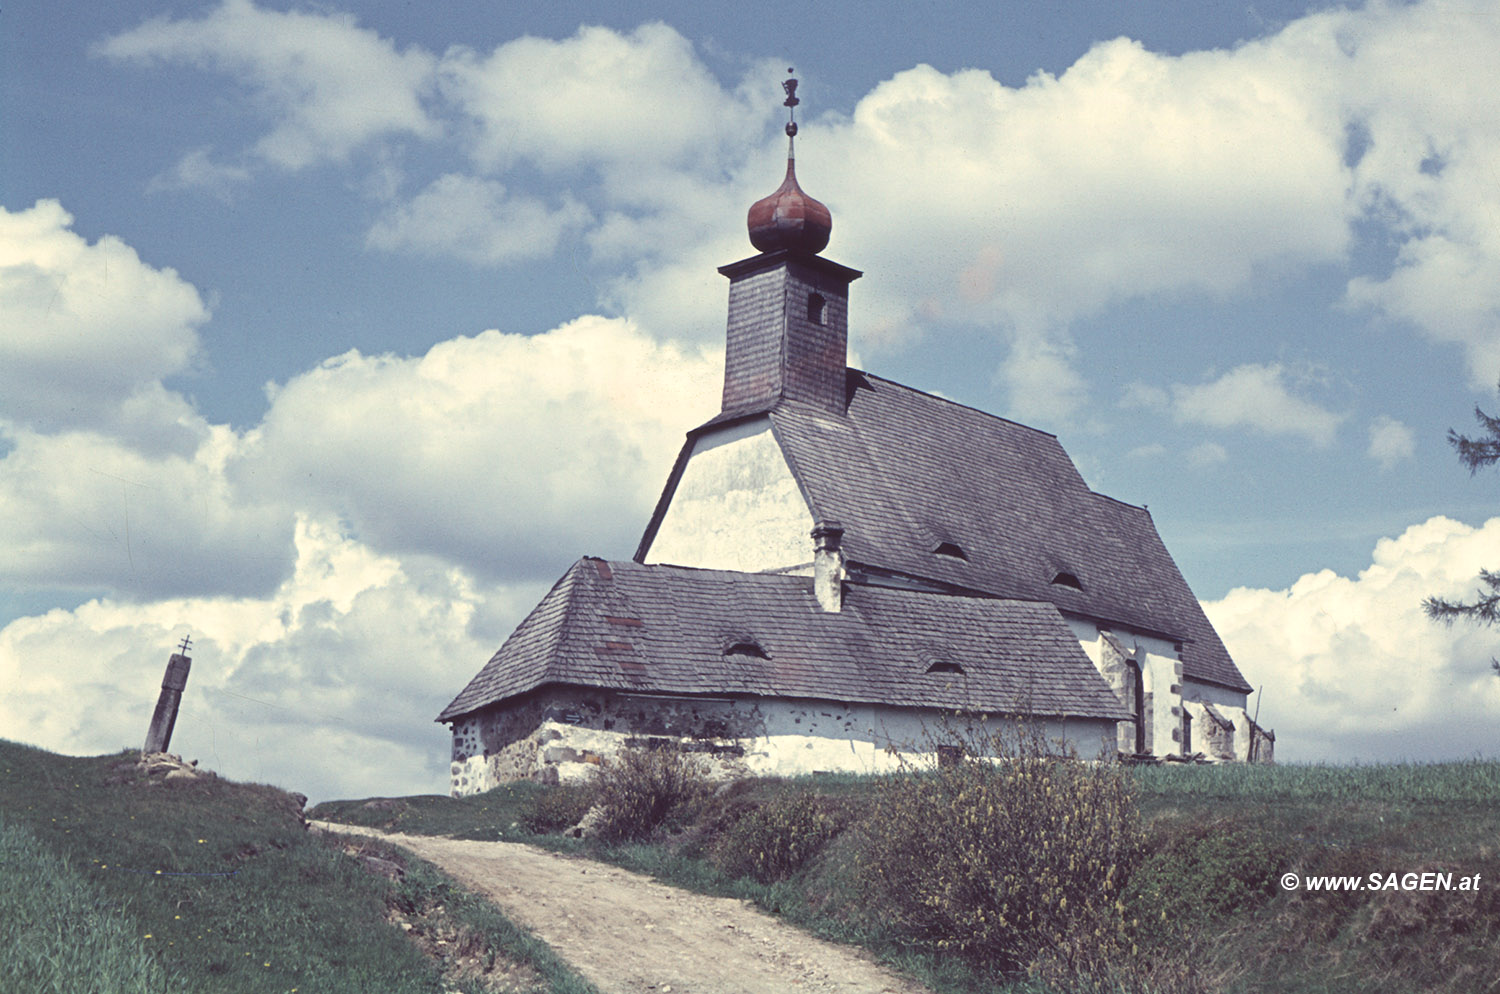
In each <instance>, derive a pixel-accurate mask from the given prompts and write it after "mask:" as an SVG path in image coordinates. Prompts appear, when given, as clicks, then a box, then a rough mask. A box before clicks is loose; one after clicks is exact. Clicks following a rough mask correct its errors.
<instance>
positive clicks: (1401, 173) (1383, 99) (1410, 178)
mask: <svg viewBox="0 0 1500 994" xmlns="http://www.w3.org/2000/svg"><path fill="white" fill-rule="evenodd" d="M1497 14H1500V10H1497V9H1496V5H1495V4H1494V3H1493V2H1490V3H1479V4H1473V3H1458V2H1453V0H1432V2H1428V3H1417V4H1385V3H1381V4H1371V5H1370V6H1369V7H1367V8H1366V9H1365V10H1362V11H1359V12H1357V13H1355V12H1337V13H1332V14H1328V15H1322V16H1320V17H1315V18H1309V19H1307V20H1306V21H1305V22H1299V23H1298V24H1297V25H1294V28H1296V29H1297V32H1296V33H1297V34H1298V35H1299V36H1301V37H1303V38H1304V39H1307V40H1308V42H1309V43H1310V44H1313V45H1314V47H1315V48H1320V49H1321V50H1323V51H1325V52H1327V53H1328V54H1329V58H1328V59H1326V60H1325V69H1326V72H1327V79H1328V81H1329V82H1331V83H1336V85H1337V87H1338V90H1339V92H1338V94H1337V99H1338V101H1339V105H1340V109H1341V111H1342V113H1343V114H1344V115H1345V117H1346V119H1347V120H1348V121H1349V122H1350V123H1351V124H1352V125H1354V126H1356V127H1357V128H1358V129H1359V130H1360V131H1361V132H1362V134H1363V135H1365V136H1366V142H1365V144H1366V145H1367V148H1366V149H1365V151H1364V155H1363V157H1362V158H1360V160H1359V162H1358V164H1357V166H1356V167H1355V168H1354V170H1353V179H1354V183H1353V185H1352V187H1351V196H1352V197H1354V198H1355V199H1356V200H1357V202H1358V203H1359V204H1360V206H1361V207H1362V209H1364V210H1365V211H1367V212H1368V213H1369V214H1370V215H1371V216H1373V217H1377V218H1380V219H1382V220H1383V221H1385V222H1386V223H1387V224H1389V225H1390V226H1391V227H1392V228H1393V229H1394V231H1393V233H1394V235H1395V236H1396V244H1397V245H1398V246H1399V250H1398V253H1397V258H1396V264H1395V266H1394V268H1393V269H1392V271H1391V272H1390V273H1388V274H1384V273H1377V274H1372V275H1367V276H1361V277H1358V278H1356V279H1354V280H1352V281H1351V282H1350V284H1349V288H1348V298H1349V301H1350V302H1351V303H1352V304H1355V305H1362V306H1369V307H1373V308H1376V309H1378V310H1379V311H1381V312H1383V313H1385V314H1386V315H1388V316H1390V317H1392V318H1394V319H1397V320H1399V321H1404V322H1410V323H1412V324H1414V325H1415V326H1417V327H1418V328H1420V329H1421V330H1422V331H1423V332H1424V333H1425V334H1426V335H1428V336H1429V337H1431V338H1432V339H1434V340H1436V341H1439V342H1450V343H1454V344H1457V345H1460V346H1461V347H1462V348H1463V349H1464V353H1465V356H1466V358H1467V360H1468V366H1469V372H1470V380H1471V384H1472V385H1473V386H1474V387H1476V388H1484V389H1488V388H1490V387H1493V386H1494V384H1495V380H1496V378H1497V377H1500V225H1496V223H1495V218H1496V217H1497V215H1500V186H1497V184H1496V183H1495V176H1496V174H1497V172H1500V91H1497V88H1496V87H1494V86H1490V85H1488V83H1489V81H1490V80H1491V79H1492V78H1493V76H1494V53H1495V51H1496V49H1497V47H1500V16H1497Z"/></svg>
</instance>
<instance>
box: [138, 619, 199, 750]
mask: <svg viewBox="0 0 1500 994" xmlns="http://www.w3.org/2000/svg"><path fill="white" fill-rule="evenodd" d="M192 644H193V640H192V639H191V638H189V637H188V636H183V638H182V644H181V645H179V646H178V647H177V648H178V649H179V650H180V651H178V652H174V653H172V658H170V659H168V660H167V672H166V675H165V676H163V677H162V679H161V696H160V697H158V698H157V699H156V710H155V711H154V712H153V713H152V715H151V727H150V728H148V729H147V730H146V746H145V748H144V749H142V750H141V753H142V754H143V755H150V754H151V753H153V752H166V751H167V746H169V745H171V743H172V728H173V726H175V725H176V724H177V707H178V705H180V704H181V703H182V690H183V688H184V687H186V686H187V678H188V670H189V669H191V668H192V665H193V660H192V659H191V658H190V657H189V656H188V655H187V651H188V649H190V648H191V647H192Z"/></svg>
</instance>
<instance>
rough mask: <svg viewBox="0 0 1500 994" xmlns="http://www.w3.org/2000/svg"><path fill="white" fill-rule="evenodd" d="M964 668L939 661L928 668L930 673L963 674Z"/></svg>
mask: <svg viewBox="0 0 1500 994" xmlns="http://www.w3.org/2000/svg"><path fill="white" fill-rule="evenodd" d="M963 671H964V668H963V667H962V666H960V665H958V664H957V663H949V662H944V661H942V660H939V661H938V662H936V663H933V664H932V665H931V666H929V667H927V672H928V673H962V672H963Z"/></svg>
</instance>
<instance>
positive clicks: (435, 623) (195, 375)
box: [0, 0, 1500, 796]
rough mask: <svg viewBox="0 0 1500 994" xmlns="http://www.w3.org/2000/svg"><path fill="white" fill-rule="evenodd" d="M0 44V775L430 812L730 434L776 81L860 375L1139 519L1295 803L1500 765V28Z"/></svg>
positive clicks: (415, 20) (420, 31)
mask: <svg viewBox="0 0 1500 994" xmlns="http://www.w3.org/2000/svg"><path fill="white" fill-rule="evenodd" d="M536 6H537V8H538V9H525V10H522V9H519V5H502V6H498V7H497V6H495V5H491V4H478V3H454V4H442V5H423V6H421V7H414V6H413V5H409V4H405V3H360V4H336V3H325V4H317V5H312V4H307V5H297V6H291V5H287V4H285V3H266V4H256V3H251V2H249V0H231V2H226V3H222V4H217V5H215V4H199V3H120V4H112V5H108V6H107V7H105V8H98V7H94V8H85V7H83V6H81V5H63V6H62V7H61V8H59V7H56V6H54V7H52V8H46V9H38V8H34V7H30V6H21V7H17V6H14V5H12V6H8V7H6V8H5V9H4V10H3V11H0V45H3V47H4V50H3V52H0V73H3V96H0V99H3V104H0V114H3V120H0V125H3V127H0V132H3V135H4V137H3V139H0V209H3V211H4V213H3V214H0V682H3V683H4V684H5V686H6V687H7V691H6V695H5V697H4V699H3V700H0V735H5V736H6V737H10V738H14V739H19V740H22V741H28V742H35V743H37V744H41V745H45V746H48V747H51V748H58V749H63V750H66V751H78V752H89V751H103V750H108V749H114V748H119V747H121V746H123V745H128V744H136V743H137V740H138V739H140V738H141V737H142V736H143V735H144V729H145V724H146V721H147V719H148V718H149V715H150V708H151V705H152V703H153V702H154V696H155V687H156V684H157V682H158V681H159V679H160V676H159V674H160V670H161V668H162V666H163V665H164V663H165V657H166V654H167V653H168V652H169V651H170V648H171V646H172V645H173V644H174V643H175V642H176V641H177V639H178V638H180V637H181V635H182V634H183V633H185V632H188V631H191V632H192V633H193V635H194V638H195V639H196V640H197V644H198V648H197V649H196V650H195V652H194V660H195V663H194V667H195V668H194V673H193V676H192V678H191V682H190V683H189V687H188V693H187V697H186V701H185V710H184V715H183V718H182V720H181V722H180V723H179V726H178V732H177V737H176V740H175V742H174V745H175V746H176V747H180V748H181V749H182V750H183V751H185V752H188V753H191V754H193V755H197V756H199V758H201V759H202V760H203V761H204V762H206V763H208V764H209V765H211V766H215V767H216V768H219V769H221V770H222V771H224V772H226V773H228V774H230V775H239V776H252V777H257V778H261V779H268V780H273V781H275V782H279V783H283V784H285V785H287V786H289V787H295V788H297V789H301V790H303V791H304V792H307V793H309V794H314V795H316V796H331V795H352V794H369V793H396V792H401V791H413V790H441V789H442V788H443V783H444V780H443V775H444V772H445V770H446V758H447V754H446V748H447V746H446V739H445V736H444V732H443V729H442V728H441V727H440V726H437V725H433V724H432V723H431V717H432V716H433V715H434V714H436V712H437V711H438V710H439V709H440V708H441V707H442V705H443V704H444V703H446V701H447V700H448V699H449V698H450V697H451V696H452V695H453V694H454V693H456V691H457V690H458V689H459V688H460V687H461V686H462V685H463V683H464V682H465V681H466V680H467V679H468V678H469V676H471V675H472V674H473V672H475V671H476V670H477V669H478V667H479V666H480V665H481V664H482V663H483V662H484V660H485V659H486V658H487V657H488V655H489V654H490V653H491V652H493V650H494V648H496V647H497V646H498V644H499V642H500V641H501V640H503V638H504V636H505V635H506V634H507V633H508V631H509V630H510V628H511V627H512V626H513V625H514V624H515V623H516V622H517V621H518V620H519V619H520V617H521V616H522V615H523V614H524V612H525V611H526V610H527V609H529V607H530V606H532V604H534V603H535V601H536V600H537V598H538V597H539V596H540V594H541V593H542V592H543V591H545V589H546V588H547V587H548V586H549V585H550V584H551V583H552V582H553V581H554V580H555V579H556V578H557V576H559V575H560V574H561V573H562V571H563V570H564V569H565V568H566V567H567V565H568V564H569V563H570V562H572V561H573V560H574V559H576V558H577V557H578V556H579V555H582V554H594V555H603V556H607V557H615V558H626V557H628V556H629V555H630V554H631V552H632V551H633V550H634V548H635V544H636V541H637V539H638V538H639V534H640V530H641V528H642V527H643V526H644V523H645V520H646V515H647V513H648V511H649V507H650V505H651V503H652V501H653V500H654V498H655V495H656V493H657V492H659V488H660V486H661V483H662V481H663V480H664V478H665V474H666V470H667V467H668V466H669V464H670V461H671V459H672V457H673V456H674V455H675V453H676V450H677V447H678V445H679V444H680V440H681V436H682V433H683V432H684V431H686V430H687V429H688V428H690V427H692V426H693V425H695V424H697V423H699V422H701V421H703V420H704V419H705V418H706V417H708V416H709V415H711V414H712V413H713V412H714V410H715V409H716V403H717V389H718V382H719V377H720V376H721V375H722V338H723V321H724V304H725V298H726V290H725V283H724V281H723V279H722V277H720V276H718V274H717V273H716V272H715V267H716V266H718V265H722V264H724V263H727V262H731V261H734V260H736V259H739V258H742V257H744V256H746V255H749V254H750V253H751V251H752V250H751V248H750V246H749V244H748V241H747V240H746V238H745V233H744V212H745V210H746V208H747V207H748V205H749V204H750V203H751V202H752V201H753V200H755V199H757V198H758V197H760V196H763V195H764V194H765V193H768V192H770V190H771V189H773V188H774V187H775V185H776V184H777V182H779V180H780V174H781V167H780V165H779V164H778V161H779V159H780V157H781V156H782V155H783V154H784V139H783V138H782V137H781V135H780V125H781V122H782V120H783V114H784V111H783V109H782V108H781V107H780V87H779V82H780V79H781V78H782V76H783V75H784V70H785V69H786V67H788V66H795V67H796V68H797V71H798V72H797V75H798V76H799V78H800V79H801V80H802V86H801V90H800V94H801V96H802V97H803V104H802V106H801V107H800V108H799V120H800V122H801V124H802V131H801V134H800V135H799V141H798V153H799V161H798V173H799V176H800V178H801V180H802V182H803V186H804V188H805V189H807V190H808V192H810V193H811V194H812V195H814V196H816V197H818V198H819V199H821V200H823V201H824V202H825V203H826V204H828V205H829V207H830V209H831V210H832V212H833V217H834V233H833V238H832V241H831V243H830V245H829V247H828V249H827V251H826V252H825V255H827V256H828V257H830V258H832V259H835V260H836V261H839V262H841V263H844V264H846V265H849V266H853V267H856V268H859V269H861V270H863V271H864V272H865V274H866V275H865V277H864V278H863V279H862V280H860V281H859V282H857V283H856V284H854V286H853V288H852V297H851V347H852V350H853V352H854V357H855V362H856V363H858V364H861V365H863V366H864V367H865V368H868V369H870V370H872V371H873V372H877V373H879V374H881V375H883V376H888V377H891V378H893V379H896V380H898V381H901V382H905V383H909V384H911V385H913V386H916V387H920V388H923V389H927V390H932V391H935V392H939V393H941V394H943V395H945V396H948V397H952V398H954V399H956V400H959V401H962V402H964V403H968V404H972V405H974V406H976V407H979V408H982V409H984V410H988V411H991V412H994V413H997V414H1001V415H1005V416H1009V417H1013V418H1016V419H1017V420H1020V421H1023V422H1025V423H1027V424H1032V425H1035V426H1037V427H1041V428H1044V429H1046V430H1049V431H1053V432H1055V433H1057V434H1058V435H1059V437H1060V438H1061V440H1062V442H1063V444H1064V446H1065V447H1066V448H1067V449H1068V451H1069V452H1070V453H1071V454H1072V455H1073V457H1074V459H1075V461H1076V462H1077V463H1078V464H1079V467H1080V469H1081V470H1082V471H1083V473H1084V476H1085V477H1086V478H1087V479H1088V480H1089V482H1090V483H1091V485H1092V486H1093V487H1094V488H1095V489H1097V490H1099V491H1101V492H1104V493H1107V494H1109V495H1111V496H1113V497H1117V498H1119V499H1122V500H1126V501H1130V502H1132V503H1139V504H1145V505H1147V506H1149V507H1150V509H1151V511H1152V514H1153V516H1154V517H1155V519H1156V522H1157V525H1158V528H1159V529H1160V531H1161V533H1162V535H1163V537H1164V539H1165V540H1166V542H1167V546H1168V548H1169V549H1171V550H1172V552H1173V553H1174V555H1175V556H1176V558H1177V560H1178V562H1179V564H1180V565H1181V567H1182V569H1183V572H1184V573H1185V575H1186V576H1187V578H1188V580H1189V582H1190V583H1191V584H1192V585H1193V587H1194V590H1195V591H1196V592H1197V593H1198V595H1199V596H1200V598H1202V599H1203V600H1204V601H1205V603H1206V606H1207V608H1208V610H1209V613H1210V616H1211V617H1213V618H1214V620H1215V622H1216V624H1217V625H1218V626H1219V628H1220V631H1221V634H1222V635H1223V636H1224V638H1225V640H1226V642H1227V643H1228V644H1229V647H1230V649H1231V651H1232V652H1233V653H1234V655H1235V657H1236V659H1237V660H1238V661H1239V663H1240V665H1241V668H1242V669H1243V670H1244V671H1245V673H1246V675H1247V677H1248V678H1249V679H1250V681H1251V683H1253V684H1255V685H1257V686H1261V685H1265V687H1266V690H1265V692H1264V694H1263V698H1264V700H1263V703H1262V709H1263V710H1262V718H1263V720H1264V721H1265V723H1267V724H1270V725H1271V726H1273V727H1275V728H1277V729H1278V733H1279V735H1280V736H1281V740H1280V742H1279V743H1278V749H1279V752H1280V754H1281V756H1282V757H1284V758H1288V759H1304V760H1323V759H1327V760H1346V759H1360V760H1364V761H1377V760H1385V759H1398V758H1423V759H1432V758H1445V757H1454V756H1468V755H1474V754H1476V753H1482V754H1489V755H1493V754H1495V753H1496V752H1497V751H1500V732H1497V731H1496V727H1497V726H1496V722H1495V717H1496V715H1497V713H1500V681H1497V680H1495V679H1494V677H1493V676H1492V675H1490V671H1489V659H1490V657H1491V656H1492V655H1496V654H1500V646H1497V644H1496V643H1497V642H1500V638H1497V637H1496V633H1493V632H1488V631H1484V630H1474V629H1465V628H1462V627H1459V628H1454V629H1444V628H1441V627H1437V626H1434V625H1432V624H1431V623H1429V622H1428V621H1426V620H1425V619H1424V618H1423V617H1422V616H1421V614H1420V611H1419V610H1418V609H1417V604H1418V602H1419V601H1420V600H1421V598H1422V597H1423V596H1425V595H1427V594H1429V593H1446V594H1449V595H1452V596H1462V595H1465V594H1466V593H1467V592H1468V591H1470V590H1471V589H1472V582H1471V578H1472V577H1473V575H1474V574H1475V572H1476V571H1477V569H1478V568H1479V567H1480V566H1481V565H1486V564H1488V565H1490V566H1494V565H1496V564H1497V563H1500V520H1496V521H1495V522H1494V523H1490V518H1491V514H1492V512H1493V508H1494V497H1495V494H1496V485H1497V481H1496V480H1494V479H1493V478H1492V477H1488V476H1484V475H1481V476H1479V477H1475V478H1471V477H1470V476H1469V475H1468V474H1467V473H1466V472H1465V471H1464V470H1463V468H1462V467H1460V466H1459V465H1458V463H1457V462H1456V461H1455V460H1454V458H1453V454H1452V452H1451V450H1450V449H1449V448H1448V446H1447V445H1446V444H1445V442H1444V435H1445V433H1446V431H1447V429H1448V428H1449V427H1450V426H1456V427H1459V428H1460V429H1464V428H1467V427H1468V418H1469V415H1468V412H1469V411H1470V410H1471V409H1472V407H1473V406H1474V405H1475V404H1481V405H1494V406H1500V401H1497V398H1496V393H1495V384H1496V383H1497V381H1500V290H1497V287H1500V185H1497V184H1496V183H1495V177H1496V176H1497V175H1500V97H1497V96H1496V95H1495V94H1496V93H1500V86H1496V85H1495V84H1496V83H1497V82H1500V80H1497V79H1496V78H1495V77H1496V76H1497V71H1496V70H1495V68H1494V65H1493V52H1494V51H1496V50H1497V48H1500V37H1497V36H1500V4H1496V3H1472V2H1471V3H1463V4H1458V3H1448V2H1426V3H1413V4H1371V5H1367V6H1358V5H1356V6H1351V7H1347V8H1345V7H1332V6H1324V5H1311V6H1310V5H1308V4H1306V3H1257V4H1250V5H1246V4H1244V3H1203V4H1194V5H1181V4H1167V3H1134V4H1114V3H1058V4H1053V5H988V4H986V5H981V4H973V5H958V6H949V5H939V4H925V3H909V4H889V5H884V6H873V5H869V4H858V5H856V4H852V3H850V4H840V3H831V4H829V3H825V4H817V5H809V4H790V3H786V4H779V3H778V4H761V5H755V6H750V5H725V6H724V7H722V8H721V7H716V6H712V5H673V4H651V5H646V4H628V3H626V4H621V3H615V4H611V5H608V7H606V8H602V9H598V10H596V9H592V8H591V7H590V6H589V5H582V4H570V3H554V4H548V5H536Z"/></svg>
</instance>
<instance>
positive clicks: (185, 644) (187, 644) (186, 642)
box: [177, 635, 193, 656]
mask: <svg viewBox="0 0 1500 994" xmlns="http://www.w3.org/2000/svg"><path fill="white" fill-rule="evenodd" d="M192 647H193V637H192V636H191V635H184V636H183V637H182V642H181V644H179V645H178V646H177V650H178V651H179V652H181V653H182V654H183V655H184V656H186V655H187V652H188V650H189V649H191V648H192Z"/></svg>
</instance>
